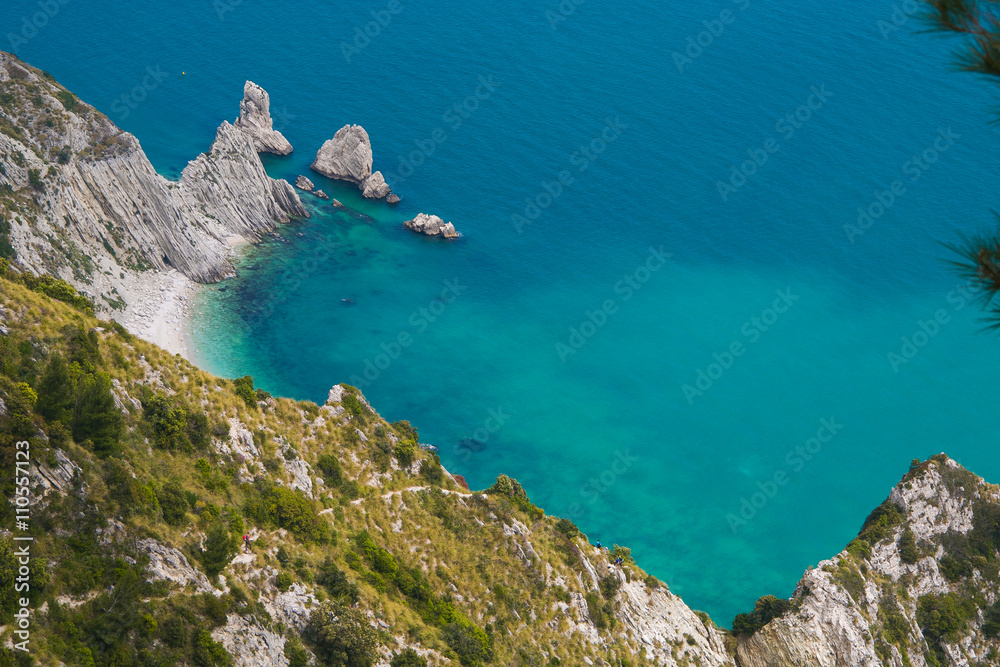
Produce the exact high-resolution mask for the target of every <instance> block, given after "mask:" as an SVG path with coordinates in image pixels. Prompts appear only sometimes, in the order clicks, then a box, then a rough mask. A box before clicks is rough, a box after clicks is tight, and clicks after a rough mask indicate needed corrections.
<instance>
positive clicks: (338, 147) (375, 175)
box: [310, 125, 398, 201]
mask: <svg viewBox="0 0 1000 667" xmlns="http://www.w3.org/2000/svg"><path fill="white" fill-rule="evenodd" d="M310 168H311V169H312V170H313V171H316V172H318V173H320V174H323V175H324V176H326V177H327V178H334V179H337V180H340V181H349V182H351V183H355V184H356V185H357V186H358V187H359V188H360V189H361V194H363V195H364V196H365V197H368V198H369V199H383V198H385V197H388V196H389V195H390V194H391V191H390V189H389V185H388V184H387V183H386V182H385V178H384V177H383V176H382V172H380V171H376V172H372V144H371V140H370V139H369V138H368V133H367V132H366V131H365V128H363V127H361V126H360V125H345V126H344V127H342V128H340V129H339V130H337V133H336V134H334V135H333V139H328V140H327V141H325V142H324V143H323V145H322V146H321V147H320V149H319V151H317V153H316V159H315V160H314V161H313V163H312V165H311V167H310ZM396 200H397V201H398V197H397V198H396Z"/></svg>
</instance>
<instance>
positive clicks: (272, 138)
mask: <svg viewBox="0 0 1000 667" xmlns="http://www.w3.org/2000/svg"><path fill="white" fill-rule="evenodd" d="M234 125H235V126H236V127H238V128H240V129H241V130H243V131H244V132H246V133H247V134H248V135H250V137H251V138H253V142H254V146H255V147H256V149H257V152H259V153H274V154H276V155H288V154H289V153H291V152H292V145H291V144H290V143H288V139H285V137H284V136H283V135H282V134H281V132H278V131H277V130H275V129H273V121H272V120H271V98H270V96H269V95H268V94H267V91H266V90H264V89H263V88H261V87H260V86H258V85H257V84H256V83H254V82H253V81H247V82H246V84H245V85H244V86H243V101H242V102H240V117H239V118H237V119H236V122H235V123H234Z"/></svg>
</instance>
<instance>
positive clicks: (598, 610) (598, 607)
mask: <svg viewBox="0 0 1000 667" xmlns="http://www.w3.org/2000/svg"><path fill="white" fill-rule="evenodd" d="M584 599H585V600H586V601H587V613H588V614H590V620H591V621H593V622H594V626H595V627H597V629H598V630H604V629H605V628H607V627H608V625H609V622H608V615H607V613H606V612H607V608H606V607H605V606H604V605H603V604H601V601H600V599H599V598H598V597H597V593H594V592H593V591H591V592H590V593H587V594H586V595H585V596H584Z"/></svg>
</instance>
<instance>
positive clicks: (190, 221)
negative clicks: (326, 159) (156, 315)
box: [0, 52, 308, 321]
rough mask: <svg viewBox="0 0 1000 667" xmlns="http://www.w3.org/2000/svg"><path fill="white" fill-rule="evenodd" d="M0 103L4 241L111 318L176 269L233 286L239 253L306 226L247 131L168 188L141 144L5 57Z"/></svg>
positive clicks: (224, 137) (219, 137)
mask: <svg viewBox="0 0 1000 667" xmlns="http://www.w3.org/2000/svg"><path fill="white" fill-rule="evenodd" d="M0 93H2V94H3V95H4V97H5V98H6V99H7V100H8V101H7V102H5V103H4V105H3V107H2V110H0V124H3V125H4V128H5V129H4V131H3V132H2V133H0V217H2V218H6V219H7V221H9V222H10V223H12V224H10V227H9V231H3V230H2V229H0V242H6V243H9V244H10V246H11V248H12V249H13V251H14V254H15V256H14V260H13V263H14V264H15V265H18V266H20V267H21V268H22V269H25V270H28V271H30V272H32V273H34V274H49V275H53V276H58V277H60V278H63V279H65V280H66V281H68V282H69V283H70V284H72V285H74V286H76V287H77V288H78V289H79V290H80V291H81V292H83V293H85V294H86V295H87V296H89V297H90V298H91V299H92V300H93V301H94V303H95V307H96V309H97V311H98V312H100V313H103V314H105V315H114V316H115V317H116V319H120V320H123V321H125V320H128V313H127V312H125V311H126V310H127V309H128V308H129V307H130V306H132V305H135V304H136V303H138V302H139V301H141V300H143V299H144V298H145V296H144V295H146V293H147V292H148V290H146V289H144V285H146V284H147V283H149V281H150V280H151V279H153V278H154V277H155V275H156V274H159V273H162V272H166V271H169V270H171V269H176V270H177V271H179V272H180V273H182V274H183V275H184V276H187V277H188V278H190V279H191V280H194V281H196V282H215V281H218V280H221V279H223V278H225V277H227V276H231V275H233V274H234V273H235V272H234V269H233V266H232V264H230V262H229V259H228V254H229V250H230V248H231V247H232V246H233V245H235V244H237V243H240V242H244V241H251V242H254V241H257V240H259V239H260V238H261V237H262V235H263V234H264V233H266V232H268V231H270V230H271V229H273V228H274V227H275V226H276V225H277V224H279V223H282V222H286V221H287V220H289V218H290V217H292V216H306V215H308V214H307V213H306V210H305V209H304V208H303V206H302V202H301V201H300V200H299V197H298V195H297V194H296V193H295V190H294V189H293V188H292V186H291V184H289V183H288V182H287V181H284V180H277V179H273V178H270V177H269V176H268V175H267V172H266V171H265V170H264V166H263V164H262V163H261V161H260V157H259V155H258V154H257V144H256V139H254V138H253V137H252V136H251V134H248V133H247V132H246V129H245V128H242V129H241V128H238V127H237V126H235V125H231V124H230V123H228V122H223V123H222V124H221V125H220V126H219V128H218V130H217V132H216V135H215V140H214V141H213V142H212V145H211V147H210V148H209V150H208V151H207V152H205V153H203V154H202V155H199V156H198V157H197V158H196V159H194V160H192V161H191V162H190V163H188V165H187V166H186V167H185V168H184V170H183V172H182V173H181V176H180V179H179V180H177V181H171V180H168V179H166V178H164V177H163V176H161V175H160V174H158V173H157V172H156V170H155V169H154V168H153V165H152V164H150V162H149V159H148V158H147V157H146V154H145V153H144V152H143V150H142V147H141V146H140V145H139V142H138V140H136V138H135V137H134V136H132V135H131V134H129V133H128V132H123V131H122V130H121V129H119V128H118V127H116V126H115V125H114V123H112V122H111V121H110V120H108V118H107V116H105V115H104V114H102V113H101V112H100V111H98V110H97V109H95V108H94V107H92V106H90V105H88V104H86V103H85V102H83V101H82V100H80V99H79V98H77V97H76V96H75V95H73V93H71V92H70V91H68V90H66V89H65V88H64V87H62V86H60V85H59V84H58V83H56V82H55V81H53V80H52V79H51V78H50V77H46V76H45V75H44V74H43V73H42V72H40V71H39V70H37V69H35V68H33V67H31V66H30V65H27V64H25V63H23V62H21V61H20V60H18V59H17V58H16V57H15V56H13V55H10V54H7V53H3V52H0ZM254 94H255V93H251V96H253V95H254ZM264 99H265V101H266V94H265V97H264ZM265 108H266V107H265ZM39 118H45V119H47V121H48V122H45V123H41V122H38V119H39ZM0 227H2V226H0Z"/></svg>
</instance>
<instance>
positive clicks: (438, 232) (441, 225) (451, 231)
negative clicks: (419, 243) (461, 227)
mask: <svg viewBox="0 0 1000 667" xmlns="http://www.w3.org/2000/svg"><path fill="white" fill-rule="evenodd" d="M403 226H404V227H406V228H407V229H411V230H413V231H415V232H417V233H418V234H426V235H427V236H443V237H444V238H446V239H457V238H458V232H457V231H455V225H453V224H451V223H450V222H445V221H444V220H442V219H441V218H440V217H439V216H436V215H428V214H426V213H418V214H417V217H415V218H413V219H412V220H407V221H406V222H404V223H403Z"/></svg>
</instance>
